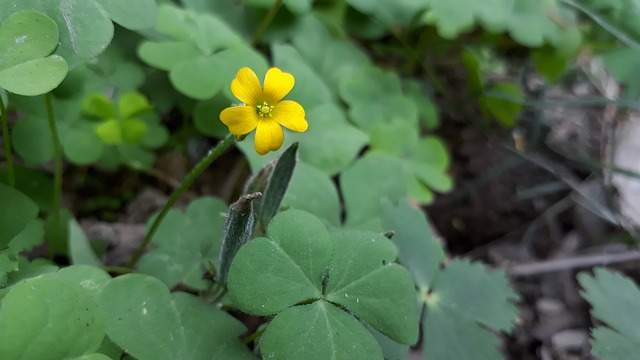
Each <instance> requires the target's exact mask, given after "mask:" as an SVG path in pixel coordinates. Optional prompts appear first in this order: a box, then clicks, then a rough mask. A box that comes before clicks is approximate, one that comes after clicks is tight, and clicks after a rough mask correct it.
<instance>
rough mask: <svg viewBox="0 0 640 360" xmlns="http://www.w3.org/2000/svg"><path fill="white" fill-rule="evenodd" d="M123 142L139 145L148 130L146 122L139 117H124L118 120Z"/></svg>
mask: <svg viewBox="0 0 640 360" xmlns="http://www.w3.org/2000/svg"><path fill="white" fill-rule="evenodd" d="M120 127H121V129H122V139H123V140H124V143H125V144H130V145H140V144H141V143H142V142H143V141H144V138H145V137H146V136H147V133H148V132H149V127H148V126H147V123H145V122H144V121H142V120H139V119H124V120H122V121H121V122H120Z"/></svg>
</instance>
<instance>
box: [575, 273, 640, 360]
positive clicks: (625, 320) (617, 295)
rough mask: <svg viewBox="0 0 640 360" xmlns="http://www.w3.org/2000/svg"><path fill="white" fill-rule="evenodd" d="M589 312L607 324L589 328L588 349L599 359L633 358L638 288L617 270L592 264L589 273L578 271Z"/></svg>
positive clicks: (638, 337)
mask: <svg viewBox="0 0 640 360" xmlns="http://www.w3.org/2000/svg"><path fill="white" fill-rule="evenodd" d="M578 281H579V282H580V286H582V288H583V289H584V291H583V292H582V295H583V297H584V298H585V299H586V300H587V301H588V302H589V303H590V304H591V306H592V307H593V309H592V310H591V313H592V314H593V316H594V317H596V318H598V319H599V320H601V321H603V322H604V323H605V324H606V325H607V326H609V328H607V327H603V326H598V327H596V328H595V329H594V331H593V337H594V339H593V341H592V352H593V355H594V356H597V357H598V358H599V359H602V360H614V359H625V358H633V357H634V356H635V355H636V354H637V353H638V351H640V346H639V345H638V344H640V325H639V322H638V321H639V320H640V319H639V315H638V314H640V301H638V299H640V289H638V286H637V285H636V284H634V282H633V281H632V280H631V279H629V278H627V277H625V276H622V275H621V274H619V273H616V272H613V271H610V270H607V269H604V268H596V269H595V270H594V274H593V276H590V275H588V273H586V272H582V273H580V274H579V275H578Z"/></svg>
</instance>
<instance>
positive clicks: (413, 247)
mask: <svg viewBox="0 0 640 360" xmlns="http://www.w3.org/2000/svg"><path fill="white" fill-rule="evenodd" d="M381 218H382V225H383V227H384V228H385V230H388V231H394V232H395V234H394V235H393V237H392V238H391V241H393V243H394V244H396V246H397V247H398V260H399V261H400V263H402V264H403V265H404V266H406V267H407V268H408V269H409V271H411V274H412V275H413V278H414V279H415V281H416V283H417V284H418V286H419V287H420V288H421V289H428V288H430V286H431V281H432V280H433V277H434V276H435V274H436V273H437V272H438V271H439V268H440V264H441V263H442V262H443V261H444V259H445V253H444V249H443V248H442V245H440V243H439V242H438V239H437V235H436V234H435V232H434V230H433V227H432V226H431V224H429V223H428V222H427V219H426V218H425V215H424V213H423V212H422V211H420V210H418V209H415V208H413V207H411V206H410V205H409V203H407V202H406V201H400V202H399V204H398V205H397V206H394V205H393V204H392V203H391V202H390V201H388V200H384V201H383V203H382V216H381Z"/></svg>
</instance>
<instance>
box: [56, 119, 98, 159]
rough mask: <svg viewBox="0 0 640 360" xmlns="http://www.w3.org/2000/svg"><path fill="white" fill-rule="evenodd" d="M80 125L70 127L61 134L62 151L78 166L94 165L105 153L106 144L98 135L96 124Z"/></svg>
mask: <svg viewBox="0 0 640 360" xmlns="http://www.w3.org/2000/svg"><path fill="white" fill-rule="evenodd" d="M78 125H79V126H78V127H69V128H67V130H66V131H65V132H64V133H62V134H60V138H61V139H60V141H61V142H62V149H63V150H64V154H65V156H66V157H67V159H68V160H69V161H70V162H72V163H74V164H76V165H88V164H93V163H95V162H96V161H98V159H100V157H101V156H102V154H103V153H104V144H103V142H102V139H100V137H99V136H98V134H97V133H96V131H95V126H94V124H86V123H81V124H78Z"/></svg>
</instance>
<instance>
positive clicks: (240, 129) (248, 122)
mask: <svg viewBox="0 0 640 360" xmlns="http://www.w3.org/2000/svg"><path fill="white" fill-rule="evenodd" d="M220 121H222V123H224V124H225V125H227V126H228V127H229V132H231V133H232V134H233V135H245V134H248V133H250V132H251V131H253V129H255V128H256V126H258V114H256V109H254V108H253V107H251V106H232V107H228V108H226V109H224V110H222V112H221V113H220Z"/></svg>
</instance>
